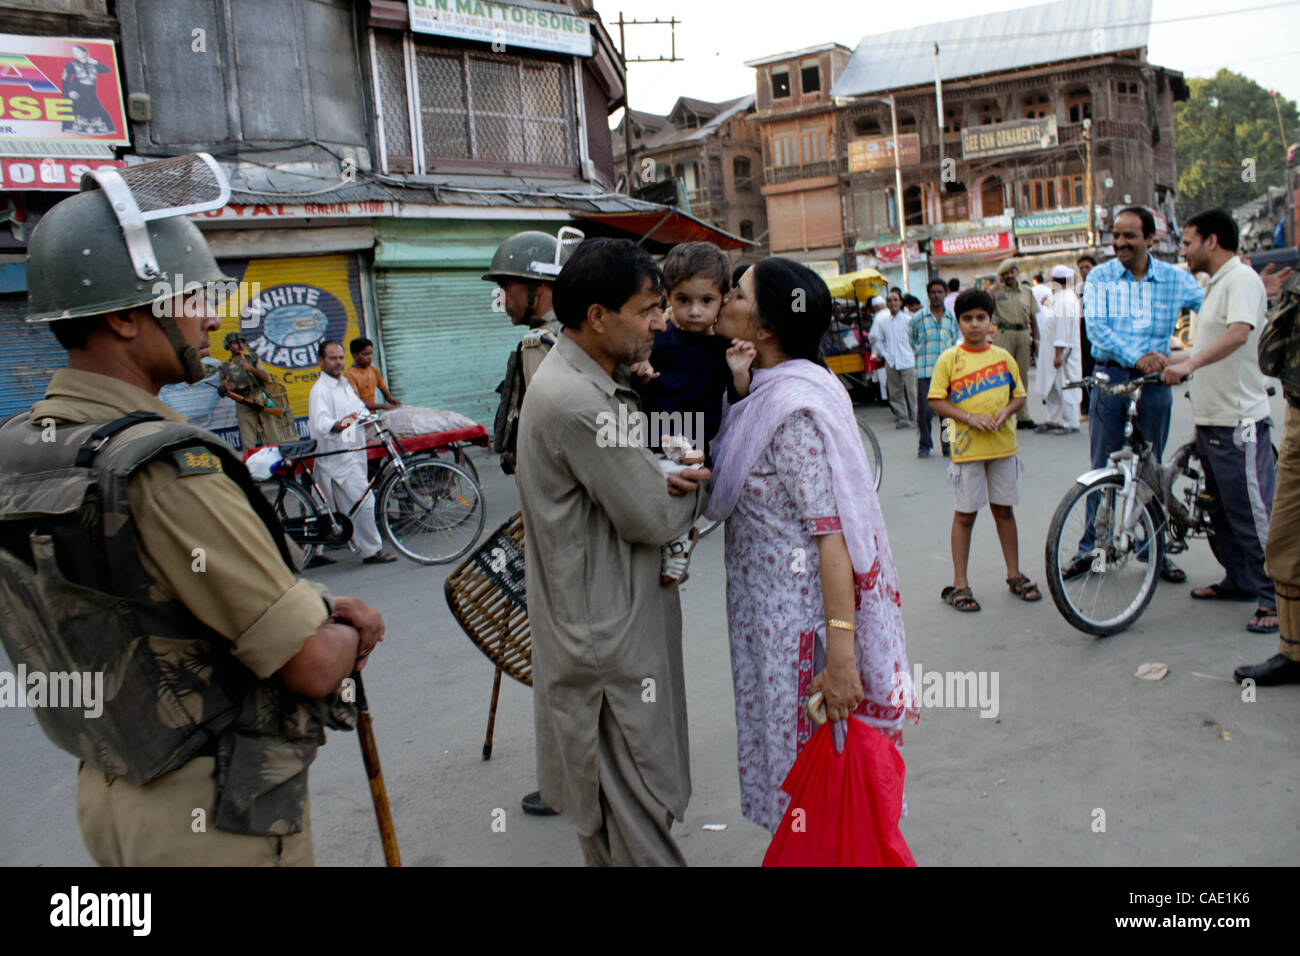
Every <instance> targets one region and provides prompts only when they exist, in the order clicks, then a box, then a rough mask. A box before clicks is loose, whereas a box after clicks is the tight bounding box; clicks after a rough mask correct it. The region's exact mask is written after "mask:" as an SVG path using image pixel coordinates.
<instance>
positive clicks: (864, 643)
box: [707, 258, 917, 832]
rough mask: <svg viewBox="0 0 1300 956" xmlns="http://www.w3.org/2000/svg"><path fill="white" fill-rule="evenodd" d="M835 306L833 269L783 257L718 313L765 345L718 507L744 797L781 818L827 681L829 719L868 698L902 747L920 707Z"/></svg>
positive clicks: (747, 346) (735, 412) (768, 822)
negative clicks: (810, 711) (827, 348)
mask: <svg viewBox="0 0 1300 956" xmlns="http://www.w3.org/2000/svg"><path fill="white" fill-rule="evenodd" d="M830 316H831V297H830V292H829V291H828V290H827V288H826V284H825V282H823V281H822V279H821V278H820V277H819V276H817V275H816V273H814V272H812V271H811V270H809V269H808V268H806V267H804V266H802V265H800V264H798V263H795V262H793V261H791V260H788V259H781V258H772V259H766V260H764V261H762V262H760V263H758V264H757V265H756V266H754V267H753V268H752V269H750V270H749V271H748V272H747V273H745V275H744V276H743V277H742V278H741V280H740V283H739V284H738V285H737V286H736V288H735V289H734V290H733V291H732V293H730V295H729V297H728V299H727V300H726V302H725V304H724V306H723V309H722V312H721V314H720V315H719V317H718V322H717V332H718V334H719V335H724V336H727V337H730V338H731V339H733V340H734V342H735V344H734V345H733V349H735V350H741V351H746V352H749V353H751V354H752V355H753V357H754V358H753V369H754V373H753V383H752V384H751V386H750V393H749V396H748V397H747V398H745V399H744V400H742V401H741V402H739V403H738V404H736V405H735V406H732V407H731V408H730V409H728V411H727V413H726V417H725V418H724V420H723V425H722V431H721V432H720V433H719V435H718V439H717V442H716V443H715V444H714V446H713V457H714V469H713V474H714V478H713V484H712V487H711V489H710V498H709V506H708V509H707V513H708V514H709V516H710V517H714V518H725V519H726V521H727V531H726V568H727V621H728V629H729V631H730V637H731V661H732V673H733V676H734V679H735V691H736V724H737V737H738V750H739V752H738V758H739V764H740V790H741V812H742V813H744V815H745V816H746V817H747V818H748V819H750V820H752V821H754V822H755V823H758V824H759V825H761V826H764V827H767V829H769V830H771V831H773V832H775V831H776V829H777V827H778V826H779V825H780V822H781V818H782V816H783V815H784V813H785V810H786V806H787V804H788V802H789V797H788V796H787V795H786V794H785V793H784V792H783V791H782V790H781V784H782V783H783V782H784V780H785V778H786V775H787V774H788V773H789V772H790V768H791V767H792V766H793V765H794V761H795V757H796V756H797V754H798V751H799V749H801V748H802V747H803V745H804V744H806V743H807V742H808V740H809V738H810V737H811V736H812V732H813V730H814V729H815V728H814V726H813V724H812V722H811V721H810V720H809V719H808V717H807V715H806V714H805V712H804V709H803V704H804V701H805V700H806V699H807V698H808V696H809V695H810V694H811V693H813V692H815V691H817V690H821V691H822V692H823V694H824V696H825V699H826V704H827V716H828V717H829V719H831V720H843V719H847V718H848V716H849V715H850V714H852V715H853V716H854V717H856V718H858V719H859V720H862V721H863V722H864V723H866V724H868V725H870V726H872V727H875V728H877V729H879V730H880V731H882V732H883V733H885V734H886V735H887V736H888V737H889V738H890V739H891V740H893V741H894V743H895V744H896V745H897V746H899V747H901V746H902V724H903V721H904V719H905V718H910V719H912V720H913V721H915V720H916V717H917V712H916V710H915V707H914V706H911V705H912V704H913V702H914V695H913V692H912V688H911V686H910V680H909V676H908V666H907V653H906V650H905V647H904V640H903V617H902V611H901V608H900V604H899V596H898V573H897V571H896V570H895V568H894V560H893V556H892V554H891V553H890V550H889V538H888V536H887V535H886V533H885V522H884V519H883V517H882V516H881V513H880V504H879V501H878V500H877V498H876V492H875V489H874V487H873V484H872V482H871V480H870V477H869V475H870V472H869V470H868V467H867V461H866V456H865V454H864V452H863V450H862V439H861V436H860V433H859V431H858V424H857V420H856V419H855V418H854V415H853V406H852V403H851V402H850V400H849V397H848V394H847V393H846V392H845V390H844V387H843V386H842V385H841V384H840V383H839V380H838V379H836V377H835V376H834V375H833V374H831V372H830V371H828V370H827V369H826V368H825V366H824V365H822V364H821V361H820V359H819V358H818V354H819V347H820V342H821V337H822V335H823V334H825V332H826V330H827V328H828V326H829V324H830ZM828 641H829V647H828Z"/></svg>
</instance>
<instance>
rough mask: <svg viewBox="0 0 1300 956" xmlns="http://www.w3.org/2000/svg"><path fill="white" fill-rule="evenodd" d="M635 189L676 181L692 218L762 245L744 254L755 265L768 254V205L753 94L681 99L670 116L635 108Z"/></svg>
mask: <svg viewBox="0 0 1300 956" xmlns="http://www.w3.org/2000/svg"><path fill="white" fill-rule="evenodd" d="M631 113H632V123H631V129H630V131H629V132H630V133H631V141H632V159H633V163H632V177H633V183H632V185H633V187H634V188H642V189H643V188H644V187H645V186H646V185H648V184H649V183H652V182H664V181H666V180H670V179H676V180H678V181H679V182H681V183H682V189H683V190H684V191H685V198H686V201H687V204H688V206H689V212H690V213H691V215H693V216H696V217H697V218H699V219H702V220H704V221H705V222H709V223H711V224H713V225H714V226H716V227H717V228H719V229H721V230H722V231H724V232H728V233H731V234H732V235H737V236H740V237H741V238H742V239H749V240H752V241H754V242H755V243H757V245H756V246H755V247H753V248H751V249H745V250H743V251H741V252H740V253H739V254H738V257H737V261H745V262H750V261H754V260H755V259H759V258H762V257H763V256H765V255H766V254H767V208H766V206H765V204H764V202H763V194H762V192H761V187H762V170H763V151H762V145H761V140H760V138H759V131H758V128H757V127H756V126H755V125H753V124H752V123H750V122H747V119H748V118H749V117H750V116H752V115H753V114H754V97H753V96H752V95H749V96H742V97H738V98H737V99H734V100H728V101H726V102H723V103H709V102H706V101H705V100H695V99H690V98H688V97H685V96H683V97H681V98H680V99H678V100H677V102H676V103H675V104H673V108H672V110H670V111H669V113H668V115H667V116H660V115H658V114H655V113H643V112H640V111H638V110H632V111H631ZM625 142H626V138H625V133H624V129H623V123H622V121H620V123H619V125H618V127H617V129H615V130H614V136H613V143H614V168H615V169H617V170H618V171H619V173H620V174H621V175H625V174H626V173H625V171H626V169H627V163H626V159H625V155H626V149H625V145H624V144H625Z"/></svg>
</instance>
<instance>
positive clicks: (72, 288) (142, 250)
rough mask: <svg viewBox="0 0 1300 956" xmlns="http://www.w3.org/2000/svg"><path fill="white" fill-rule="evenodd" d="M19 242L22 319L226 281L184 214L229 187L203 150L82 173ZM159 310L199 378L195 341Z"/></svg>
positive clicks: (120, 304) (60, 316) (128, 304)
mask: <svg viewBox="0 0 1300 956" xmlns="http://www.w3.org/2000/svg"><path fill="white" fill-rule="evenodd" d="M81 186H82V190H83V191H82V192H81V193H79V194H78V195H76V196H72V197H70V198H68V199H65V200H63V201H62V202H60V203H58V204H57V205H55V206H54V207H53V208H52V209H51V210H50V211H49V212H48V213H47V214H46V215H45V217H44V218H43V219H42V220H41V221H40V223H39V224H38V225H37V227H36V229H35V230H34V231H33V233H32V237H31V241H30V242H29V243H28V247H27V285H28V298H29V301H30V307H31V310H30V313H29V314H28V316H27V321H28V322H60V321H64V320H67V319H78V318H87V317H90V316H96V315H103V314H105V313H109V312H116V311H121V310H126V309H133V308H138V307H141V306H146V305H151V304H155V303H160V302H161V301H162V300H164V299H171V298H172V297H173V296H175V295H176V294H177V293H180V292H189V291H192V290H194V289H201V288H209V287H210V286H211V285H212V284H214V283H215V284H220V285H222V286H227V287H229V286H231V285H232V284H233V283H234V281H235V280H233V279H231V278H230V277H228V276H225V275H223V274H222V272H221V269H220V268H219V267H218V266H217V262H216V259H215V258H214V257H213V255H212V250H211V249H209V248H208V243H207V240H206V239H204V237H203V234H202V233H201V232H199V229H198V227H197V226H195V225H194V223H193V222H191V221H190V220H189V219H186V218H185V216H186V215H188V214H189V213H192V212H201V211H205V210H209V209H219V208H221V207H222V206H224V205H225V204H226V202H227V200H228V199H229V198H230V186H229V184H228V182H227V180H226V177H225V174H224V173H223V172H222V170H221V167H219V166H218V165H217V164H216V162H215V161H214V160H213V159H212V157H211V156H209V155H207V154H206V153H198V154H192V155H189V156H177V157H172V158H170V159H165V160H160V161H158V162H155V163H145V164H142V165H139V166H133V167H129V168H127V169H121V170H117V169H104V170H97V171H94V172H90V173H87V174H86V175H85V176H83V177H82V182H81ZM169 311H170V310H168V309H160V308H158V307H156V306H155V309H154V317H155V319H157V321H158V324H159V326H160V327H161V328H162V329H163V332H164V333H165V334H166V335H167V338H168V340H169V341H170V342H171V344H172V348H173V349H175V350H176V355H177V358H178V359H179V360H180V362H181V367H182V368H184V369H185V371H186V376H187V378H188V380H189V381H190V382H197V381H199V380H201V379H202V378H203V377H204V374H205V373H204V370H203V367H202V364H201V363H200V362H199V356H198V352H197V350H195V348H194V347H193V346H192V345H190V343H189V342H187V341H185V337H184V335H183V334H182V333H181V331H180V328H179V327H178V326H177V324H176V320H175V318H174V317H173V316H171V315H170V314H169Z"/></svg>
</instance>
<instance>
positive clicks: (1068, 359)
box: [1042, 265, 1083, 435]
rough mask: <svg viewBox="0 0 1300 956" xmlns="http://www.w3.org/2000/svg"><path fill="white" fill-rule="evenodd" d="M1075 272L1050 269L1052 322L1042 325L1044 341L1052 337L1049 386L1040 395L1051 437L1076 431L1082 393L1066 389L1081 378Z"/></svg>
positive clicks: (1075, 389)
mask: <svg viewBox="0 0 1300 956" xmlns="http://www.w3.org/2000/svg"><path fill="white" fill-rule="evenodd" d="M1073 280H1074V270H1073V269H1071V268H1070V267H1069V266H1065V265H1056V266H1053V267H1052V282H1051V288H1052V298H1051V300H1050V301H1049V302H1048V304H1047V311H1048V314H1049V316H1050V317H1051V320H1050V321H1049V322H1048V323H1046V324H1045V326H1044V328H1043V330H1042V335H1043V338H1044V342H1046V340H1047V339H1048V336H1050V337H1051V344H1052V350H1053V355H1052V369H1053V372H1052V377H1051V384H1050V386H1049V387H1048V389H1047V390H1046V391H1045V392H1044V393H1043V401H1044V402H1045V403H1046V405H1047V420H1048V421H1049V422H1053V423H1055V426H1056V427H1054V428H1050V429H1048V431H1049V432H1050V433H1051V434H1053V435H1068V434H1070V433H1072V432H1077V431H1078V430H1079V402H1080V400H1081V399H1082V396H1083V393H1082V391H1081V390H1080V389H1077V388H1070V389H1067V388H1065V387H1064V386H1065V383H1066V382H1077V381H1078V380H1079V379H1081V378H1082V377H1083V348H1082V343H1081V342H1080V331H1079V322H1080V316H1081V313H1082V310H1081V309H1080V307H1079V297H1078V296H1077V295H1075V294H1074V292H1073V291H1072V290H1071V289H1070V283H1071V282H1072V281H1073Z"/></svg>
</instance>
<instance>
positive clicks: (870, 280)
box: [826, 269, 889, 302]
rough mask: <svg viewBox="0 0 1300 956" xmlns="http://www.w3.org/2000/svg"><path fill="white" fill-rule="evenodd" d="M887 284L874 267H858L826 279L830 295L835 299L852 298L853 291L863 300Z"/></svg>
mask: <svg viewBox="0 0 1300 956" xmlns="http://www.w3.org/2000/svg"><path fill="white" fill-rule="evenodd" d="M888 284H889V280H888V279H886V278H885V277H884V276H883V275H881V274H880V272H879V271H877V270H875V269H859V270H858V271H857V272H849V273H846V274H845V275H842V276H832V277H831V278H829V279H827V280H826V285H827V287H828V288H829V289H830V290H831V295H832V296H833V297H834V298H836V299H852V298H853V297H854V295H853V294H854V292H855V291H856V292H857V298H858V301H860V302H865V301H867V300H868V299H870V298H871V297H872V296H873V295H875V294H876V293H877V292H879V291H880V290H881V289H883V288H884V287H885V286H887V285H888Z"/></svg>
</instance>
